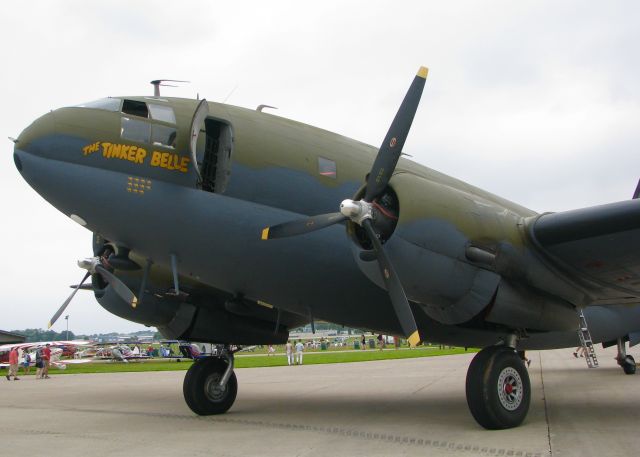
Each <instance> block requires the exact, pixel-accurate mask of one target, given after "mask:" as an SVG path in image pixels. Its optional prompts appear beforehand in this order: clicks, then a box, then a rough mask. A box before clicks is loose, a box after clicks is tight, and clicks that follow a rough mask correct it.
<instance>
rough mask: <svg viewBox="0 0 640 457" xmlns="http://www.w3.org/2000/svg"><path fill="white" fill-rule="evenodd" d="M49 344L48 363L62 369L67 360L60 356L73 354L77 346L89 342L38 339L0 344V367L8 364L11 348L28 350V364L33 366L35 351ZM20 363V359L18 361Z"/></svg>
mask: <svg viewBox="0 0 640 457" xmlns="http://www.w3.org/2000/svg"><path fill="white" fill-rule="evenodd" d="M47 344H48V345H49V346H50V349H51V358H50V363H51V366H52V367H54V368H58V369H61V370H64V369H65V368H66V362H67V361H61V360H60V359H61V357H63V356H69V355H73V354H74V353H75V352H76V351H77V349H78V348H79V347H82V346H86V345H87V344H91V343H90V342H89V341H82V340H74V341H39V342H31V343H14V344H5V345H2V346H0V367H3V368H4V367H8V366H9V353H10V352H11V350H12V349H13V348H16V349H18V350H19V351H22V352H28V353H29V355H30V356H31V361H30V362H29V365H30V366H34V365H35V363H36V351H37V350H38V349H40V348H43V347H45V346H46V345H47ZM19 362H20V364H21V365H22V360H20V361H19Z"/></svg>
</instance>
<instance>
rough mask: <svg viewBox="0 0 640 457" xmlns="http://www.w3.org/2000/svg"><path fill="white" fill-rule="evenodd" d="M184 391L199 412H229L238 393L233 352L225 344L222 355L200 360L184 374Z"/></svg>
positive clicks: (202, 414) (202, 413) (188, 401)
mask: <svg viewBox="0 0 640 457" xmlns="http://www.w3.org/2000/svg"><path fill="white" fill-rule="evenodd" d="M182 392H183V394H184V399H185V401H186V402H187V405H188V406H189V408H191V410H192V411H193V412H194V413H196V414H198V415H201V416H209V415H212V414H222V413H225V412H227V410H228V409H229V408H231V406H232V405H233V403H234V401H235V400H236V395H237V393H238V381H237V379H236V374H235V373H234V372H233V352H231V350H230V349H229V348H228V347H225V348H224V349H223V350H222V352H221V354H219V355H218V356H213V357H206V358H203V359H199V360H196V361H195V362H194V364H193V365H192V366H191V368H189V370H188V371H187V374H186V376H185V377H184V383H183V385H182Z"/></svg>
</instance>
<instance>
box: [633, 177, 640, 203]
mask: <svg viewBox="0 0 640 457" xmlns="http://www.w3.org/2000/svg"><path fill="white" fill-rule="evenodd" d="M638 197H640V180H639V181H638V185H637V186H636V190H635V192H633V197H631V198H632V199H633V200H635V199H637V198H638Z"/></svg>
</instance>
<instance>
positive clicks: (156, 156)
mask: <svg viewBox="0 0 640 457" xmlns="http://www.w3.org/2000/svg"><path fill="white" fill-rule="evenodd" d="M98 151H102V156H103V157H104V158H106V159H120V160H128V161H129V162H133V163H136V164H139V165H141V164H143V163H144V160H145V158H146V157H147V150H146V149H144V148H139V147H138V146H133V145H128V144H118V143H107V142H100V141H96V142H95V143H91V144H89V145H87V146H85V147H84V148H82V154H83V155H85V156H88V155H90V154H93V153H94V152H98ZM189 162H191V158H190V157H181V156H180V155H179V154H175V153H173V152H159V151H153V152H152V153H151V160H150V161H149V165H151V166H152V167H160V168H164V169H166V170H172V171H173V170H178V171H180V172H182V173H186V172H187V171H188V170H189Z"/></svg>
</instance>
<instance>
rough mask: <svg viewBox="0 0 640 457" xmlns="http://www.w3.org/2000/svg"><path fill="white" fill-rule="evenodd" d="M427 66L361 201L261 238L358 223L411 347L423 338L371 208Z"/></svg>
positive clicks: (415, 105)
mask: <svg viewBox="0 0 640 457" xmlns="http://www.w3.org/2000/svg"><path fill="white" fill-rule="evenodd" d="M427 73H428V69H427V68H426V67H420V70H419V71H418V73H417V74H416V77H415V78H414V80H413V82H412V83H411V86H410V87H409V90H408V91H407V94H406V95H405V97H404V100H403V101H402V104H401V105H400V108H399V109H398V112H397V113H396V116H395V118H394V119H393V122H392V123H391V127H389V131H388V132H387V135H386V136H385V138H384V141H383V142H382V146H380V149H379V150H378V154H377V155H376V159H375V161H374V163H373V166H372V168H371V171H370V172H369V174H368V175H367V178H366V180H367V183H366V188H365V193H364V197H363V198H362V199H360V200H350V199H347V200H343V201H342V203H341V204H340V212H337V213H329V214H321V215H318V216H311V217H310V218H307V219H299V220H294V221H290V222H285V223H283V224H279V225H274V226H273V227H266V228H264V229H263V230H262V239H263V240H270V239H275V238H285V237H289V236H295V235H302V234H305V233H310V232H313V231H316V230H320V229H322V228H325V227H329V226H331V225H334V224H338V223H340V222H343V221H345V220H347V219H349V220H351V221H352V222H354V223H355V224H357V225H359V226H361V227H362V228H363V229H364V230H365V233H366V235H367V237H368V238H369V240H370V241H371V244H372V246H373V250H374V251H375V253H376V260H377V261H378V266H379V267H380V272H381V273H382V277H383V279H384V282H385V286H386V287H387V291H388V292H389V296H390V298H391V303H392V304H393V307H394V310H395V312H396V316H397V317H398V320H399V322H400V325H401V327H402V331H403V333H404V335H405V336H406V337H407V339H408V340H409V344H410V345H411V346H416V345H417V344H418V343H419V342H420V341H421V340H422V339H421V337H420V334H419V332H418V327H417V325H416V322H415V318H414V316H413V312H412V311H411V306H410V305H409V301H408V300H407V296H406V294H405V292H404V289H403V287H402V283H401V282H400V279H399V278H398V276H397V274H396V272H395V269H394V268H393V265H392V264H391V261H390V260H389V258H388V257H387V255H386V253H385V251H384V249H383V247H382V243H381V242H380V239H379V235H378V233H376V230H375V228H374V225H373V222H372V219H373V207H374V205H375V201H376V199H377V198H379V197H381V196H382V195H383V194H384V192H385V189H386V188H387V185H388V184H389V180H390V179H391V176H392V175H393V172H394V170H395V168H396V165H397V164H398V159H399V158H400V154H401V153H402V147H403V146H404V143H405V140H406V139H407V136H408V134H409V129H410V128H411V124H412V123H413V118H414V116H415V113H416V110H417V109H418V104H419V103H420V98H421V96H422V91H423V89H424V85H425V82H426V79H427Z"/></svg>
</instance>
